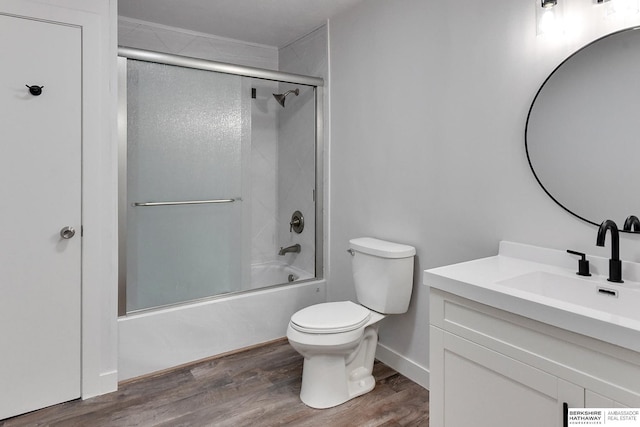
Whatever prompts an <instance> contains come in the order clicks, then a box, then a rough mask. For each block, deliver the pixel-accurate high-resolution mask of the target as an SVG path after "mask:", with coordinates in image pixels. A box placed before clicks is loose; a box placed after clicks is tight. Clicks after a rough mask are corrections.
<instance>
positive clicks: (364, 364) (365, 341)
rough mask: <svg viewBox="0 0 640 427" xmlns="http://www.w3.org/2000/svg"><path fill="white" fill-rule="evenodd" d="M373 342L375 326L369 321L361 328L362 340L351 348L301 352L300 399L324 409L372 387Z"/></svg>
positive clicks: (364, 392) (376, 342) (374, 343)
mask: <svg viewBox="0 0 640 427" xmlns="http://www.w3.org/2000/svg"><path fill="white" fill-rule="evenodd" d="M377 344H378V328H377V325H372V326H369V327H367V328H366V329H365V331H364V336H363V337H362V341H360V343H359V344H358V345H357V348H356V349H355V350H354V351H351V352H346V353H342V354H340V353H339V352H332V353H333V354H322V355H320V354H315V355H313V356H312V357H307V356H305V359H304V365H303V368H302V388H301V390H300V400H302V402H303V403H304V404H305V405H307V406H310V407H312V408H316V409H325V408H331V407H333V406H337V405H340V404H342V403H345V402H347V401H349V400H351V399H353V398H355V397H358V396H361V395H363V394H366V393H368V392H370V391H371V390H373V389H374V387H375V385H376V381H375V379H374V378H373V375H372V371H373V362H374V358H375V351H376V346H377Z"/></svg>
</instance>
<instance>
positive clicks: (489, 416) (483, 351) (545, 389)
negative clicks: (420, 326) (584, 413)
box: [431, 327, 584, 427]
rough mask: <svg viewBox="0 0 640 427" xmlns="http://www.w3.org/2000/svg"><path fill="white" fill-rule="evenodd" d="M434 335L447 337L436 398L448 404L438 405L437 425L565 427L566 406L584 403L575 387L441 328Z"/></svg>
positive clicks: (436, 366) (438, 361) (436, 365)
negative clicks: (439, 406) (565, 404)
mask: <svg viewBox="0 0 640 427" xmlns="http://www.w3.org/2000/svg"><path fill="white" fill-rule="evenodd" d="M434 329H435V330H436V331H434ZM431 333H432V337H433V334H434V333H436V334H440V335H441V336H440V337H439V338H440V340H441V346H440V348H439V349H435V352H437V353H439V355H438V356H437V357H436V358H435V360H433V359H432V369H431V370H432V375H433V374H434V373H435V372H436V371H439V374H440V376H441V378H437V375H436V381H435V383H434V384H433V386H434V387H432V390H431V395H432V396H434V395H437V394H440V397H439V398H436V399H435V401H434V403H435V404H436V405H442V407H441V408H435V407H432V413H433V415H434V417H433V418H432V421H433V426H432V427H440V426H443V427H468V426H474V427H500V426H505V427H507V426H519V427H539V426H545V427H554V426H557V427H560V426H562V418H563V417H562V415H563V403H564V402H566V403H567V404H568V406H569V407H582V406H583V404H584V389H583V388H581V387H578V386H576V385H575V384H571V383H568V382H566V381H564V380H561V379H559V378H557V377H555V376H553V375H550V374H548V373H546V372H544V371H541V370H539V369H536V368H533V367H531V366H529V365H526V364H524V363H521V362H519V361H517V360H514V359H511V358H509V357H507V356H504V355H501V354H499V353H496V352H494V351H492V350H489V349H487V348H485V347H482V346H480V345H477V344H474V343H472V342H471V341H468V340H465V339H463V338H460V337H457V336H455V335H453V334H450V333H448V332H444V331H442V330H439V329H438V328H433V327H432V328H431ZM435 341H439V339H436V340H435ZM432 345H433V344H432ZM432 354H433V353H432Z"/></svg>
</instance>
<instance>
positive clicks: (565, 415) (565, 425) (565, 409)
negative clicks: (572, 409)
mask: <svg viewBox="0 0 640 427" xmlns="http://www.w3.org/2000/svg"><path fill="white" fill-rule="evenodd" d="M562 427H569V404H568V403H567V402H562Z"/></svg>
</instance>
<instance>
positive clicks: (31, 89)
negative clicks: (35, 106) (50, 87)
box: [25, 85, 44, 96]
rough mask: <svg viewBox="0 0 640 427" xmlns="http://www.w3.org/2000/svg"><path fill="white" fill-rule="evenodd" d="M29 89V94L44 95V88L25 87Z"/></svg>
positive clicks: (36, 86)
mask: <svg viewBox="0 0 640 427" xmlns="http://www.w3.org/2000/svg"><path fill="white" fill-rule="evenodd" d="M25 86H27V87H28V88H29V93H30V94H31V95H33V96H40V95H41V94H42V88H43V87H44V86H38V85H32V86H29V85H25Z"/></svg>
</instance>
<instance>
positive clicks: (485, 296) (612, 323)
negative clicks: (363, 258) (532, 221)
mask: <svg viewBox="0 0 640 427" xmlns="http://www.w3.org/2000/svg"><path fill="white" fill-rule="evenodd" d="M587 258H588V259H589V261H590V264H591V273H592V274H593V276H590V277H582V276H577V275H576V274H575V273H576V271H577V266H578V257H576V256H573V255H570V254H568V253H566V252H565V251H559V250H555V249H546V248H539V247H535V246H531V245H524V244H519V243H512V242H501V243H500V249H499V253H498V255H496V256H492V257H488V258H482V259H477V260H473V261H468V262H463V263H459V264H453V265H448V266H444V267H438V268H432V269H429V270H425V271H424V276H423V283H424V284H425V285H427V286H430V287H432V288H435V289H440V290H442V291H445V292H449V293H452V294H455V295H458V296H460V297H463V298H467V299H470V300H473V301H477V302H479V303H482V304H486V305H488V306H492V307H495V308H498V309H501V310H504V311H508V312H511V313H515V314H518V315H521V316H524V317H528V318H530V319H534V320H537V321H540V322H543V323H547V324H550V325H553V326H556V327H559V328H562V329H565V330H569V331H572V332H575V333H579V334H582V335H586V336H589V337H592V338H596V339H599V340H601V341H605V342H608V343H611V344H615V345H618V346H621V347H624V348H627V349H630V350H634V351H637V352H640V283H639V282H638V281H637V279H638V278H639V277H640V265H638V264H636V263H628V262H624V263H623V269H622V277H623V279H624V281H625V283H622V284H613V283H611V282H608V281H607V275H608V259H606V258H602V257H597V256H591V255H588V256H587ZM536 272H546V273H551V274H554V275H557V276H561V277H564V278H566V279H567V280H570V281H575V279H576V278H578V280H584V284H585V287H587V288H589V289H591V288H593V289H594V292H595V288H596V286H598V287H604V288H607V289H615V290H616V291H618V292H619V296H618V299H617V300H616V299H614V300H610V299H608V298H613V297H607V296H602V298H603V300H602V301H603V304H602V306H597V307H593V306H592V307H587V306H584V305H581V304H580V301H579V298H578V297H576V300H571V299H568V298H567V296H566V292H565V296H564V298H560V297H557V296H556V295H554V294H553V293H547V294H544V293H536V292H529V291H524V290H521V289H516V288H512V287H510V286H508V285H507V284H505V283H501V282H503V281H505V280H508V279H512V278H515V277H517V276H521V275H525V274H529V273H536ZM577 283H578V284H580V283H582V282H577ZM559 291H561V290H559ZM559 293H561V292H559ZM599 297H600V296H598V298H599ZM635 301H637V302H638V306H637V310H630V309H629V308H630V307H629V303H632V304H634V303H635ZM616 304H627V306H626V307H625V310H624V311H626V313H627V314H625V315H624V316H623V315H620V312H623V310H616Z"/></svg>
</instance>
